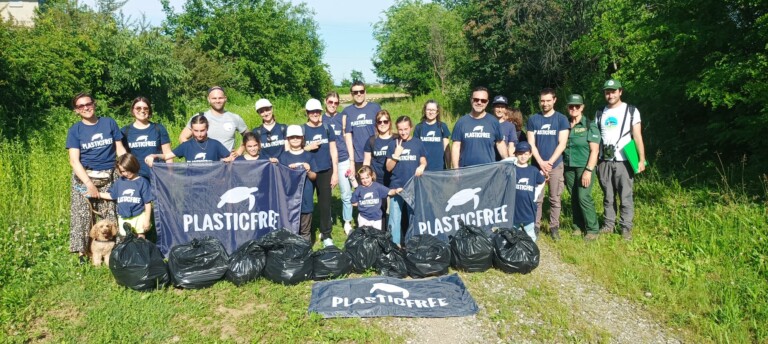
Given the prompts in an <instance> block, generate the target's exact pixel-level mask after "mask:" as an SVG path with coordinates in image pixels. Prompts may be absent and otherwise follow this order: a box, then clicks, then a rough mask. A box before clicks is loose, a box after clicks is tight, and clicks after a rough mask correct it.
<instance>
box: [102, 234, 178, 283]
mask: <svg viewBox="0 0 768 344" xmlns="http://www.w3.org/2000/svg"><path fill="white" fill-rule="evenodd" d="M109 271H111V272H112V276H114V277H115V281H117V284H119V285H121V286H124V287H128V288H131V289H133V290H139V291H149V290H155V289H162V288H165V287H166V286H167V285H168V283H170V281H171V277H170V275H168V266H167V265H166V264H165V261H164V260H163V254H162V253H160V249H159V248H157V246H156V245H155V244H153V243H152V242H150V241H147V240H146V239H142V238H139V237H137V236H136V235H134V234H133V232H131V231H128V235H127V236H126V237H125V239H124V240H123V241H122V242H121V243H119V244H117V245H115V247H114V248H113V249H112V253H111V254H110V255H109Z"/></svg>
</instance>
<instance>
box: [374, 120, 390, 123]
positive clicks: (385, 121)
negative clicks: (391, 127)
mask: <svg viewBox="0 0 768 344" xmlns="http://www.w3.org/2000/svg"><path fill="white" fill-rule="evenodd" d="M376 124H389V121H388V120H383V121H376Z"/></svg>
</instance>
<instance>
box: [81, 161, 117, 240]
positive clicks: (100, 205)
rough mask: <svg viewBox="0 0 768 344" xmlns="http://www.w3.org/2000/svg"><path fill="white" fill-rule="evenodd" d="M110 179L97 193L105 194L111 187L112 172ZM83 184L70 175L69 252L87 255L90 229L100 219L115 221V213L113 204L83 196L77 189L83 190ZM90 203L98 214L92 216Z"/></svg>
mask: <svg viewBox="0 0 768 344" xmlns="http://www.w3.org/2000/svg"><path fill="white" fill-rule="evenodd" d="M109 172H110V174H111V175H112V178H110V180H109V182H108V183H106V184H105V185H103V186H102V187H99V188H98V189H99V192H107V191H108V190H109V188H110V187H111V186H112V182H113V181H114V180H115V177H116V176H115V174H114V171H113V170H111V169H110V170H109ZM84 188H85V184H83V182H82V181H80V178H78V177H77V176H76V175H75V174H74V173H72V187H71V188H70V193H71V194H70V199H69V200H70V207H69V209H70V218H69V252H79V253H88V248H89V244H90V242H91V239H90V236H89V232H90V230H91V227H92V226H93V224H94V223H96V221H98V220H101V219H108V220H112V221H115V222H116V221H117V216H116V213H115V202H112V201H107V200H102V199H90V198H86V197H85V196H83V194H82V193H81V192H80V191H79V190H78V189H84ZM89 202H90V203H91V206H92V207H93V210H95V211H96V212H98V213H99V214H98V215H97V214H94V213H93V212H92V211H91V206H89V205H88V203H89Z"/></svg>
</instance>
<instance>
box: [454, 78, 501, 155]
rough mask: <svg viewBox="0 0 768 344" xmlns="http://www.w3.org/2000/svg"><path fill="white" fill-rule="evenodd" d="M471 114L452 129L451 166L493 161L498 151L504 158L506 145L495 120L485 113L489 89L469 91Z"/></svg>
mask: <svg viewBox="0 0 768 344" xmlns="http://www.w3.org/2000/svg"><path fill="white" fill-rule="evenodd" d="M470 100H471V103H472V111H471V112H470V113H468V114H466V115H464V116H462V117H461V118H459V120H458V121H456V125H455V126H454V127H453V135H451V139H452V140H453V145H452V146H451V160H452V163H453V167H466V166H474V165H480V164H487V163H491V162H494V161H496V152H497V151H498V153H499V155H500V157H501V158H502V159H505V158H507V156H508V155H507V145H506V143H505V142H504V137H503V135H502V134H501V126H500V125H499V121H497V120H496V118H495V117H494V116H493V115H491V114H489V113H487V112H485V108H486V106H488V89H487V88H485V87H482V86H479V87H476V88H475V89H474V90H473V91H472V98H471V99H470Z"/></svg>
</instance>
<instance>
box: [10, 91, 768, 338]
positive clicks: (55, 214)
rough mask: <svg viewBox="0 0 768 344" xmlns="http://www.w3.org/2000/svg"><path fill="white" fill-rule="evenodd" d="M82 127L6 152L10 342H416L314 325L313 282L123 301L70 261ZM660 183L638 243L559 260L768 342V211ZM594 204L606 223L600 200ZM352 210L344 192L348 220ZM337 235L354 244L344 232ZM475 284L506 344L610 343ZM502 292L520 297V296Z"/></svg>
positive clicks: (103, 277)
mask: <svg viewBox="0 0 768 344" xmlns="http://www.w3.org/2000/svg"><path fill="white" fill-rule="evenodd" d="M428 98H429V97H427V96H422V97H415V98H406V99H403V100H399V101H388V100H384V101H382V106H383V108H385V109H388V110H390V112H391V113H392V114H393V116H398V115H408V116H411V117H412V118H413V119H414V121H415V122H418V119H419V118H420V111H421V106H422V104H423V103H424V101H425V100H426V99H428ZM437 98H438V100H439V101H441V102H442V103H445V104H448V103H449V102H448V101H447V100H445V99H440V97H437ZM271 101H272V102H273V104H275V111H276V116H277V118H278V121H280V122H282V123H289V124H294V123H295V124H298V123H303V122H304V121H305V116H304V114H303V111H302V105H303V103H298V102H291V101H290V100H285V99H274V100H272V99H271ZM254 102H255V99H252V98H249V97H246V96H242V95H236V94H235V95H231V96H230V104H229V105H228V109H229V110H230V111H233V112H236V113H239V114H240V115H242V116H243V118H244V119H245V120H246V123H247V124H248V126H249V127H253V126H256V125H258V124H260V119H259V117H258V116H257V115H256V113H255V110H254V109H253V104H254ZM188 109H189V113H179V114H158V116H157V117H156V120H157V121H159V122H161V123H163V124H165V125H166V126H167V127H168V129H169V132H170V134H171V139H172V141H173V142H174V144H173V146H175V143H176V142H177V140H178V133H179V132H180V130H181V128H182V126H183V124H184V121H185V120H186V119H187V118H188V117H189V115H191V114H193V113H194V112H197V111H202V110H205V109H206V104H205V103H203V102H200V103H196V104H189V105H188ZM446 113H447V116H446V118H444V119H445V121H446V122H448V123H449V124H452V123H454V122H455V115H453V113H454V112H453V111H452V109H450V108H449V109H447V110H446ZM116 119H117V121H118V123H119V124H120V125H124V124H127V123H129V122H130V118H129V117H128V116H118V117H117V118H116ZM75 121H77V117H76V116H74V115H73V114H72V112H71V111H66V110H53V111H51V113H50V114H49V116H48V120H47V122H45V123H42V124H41V126H40V128H41V129H40V130H39V131H37V132H29V133H27V135H26V137H24V138H23V139H19V140H14V141H7V140H6V141H3V142H0V199H2V200H3V202H0V252H2V253H0V342H8V341H10V342H27V341H38V340H46V341H56V342H73V341H78V342H107V341H120V342H146V341H153V342H154V341H159V342H171V341H179V342H211V341H240V340H244V341H270V342H272V341H277V342H305V341H313V342H336V341H344V342H390V341H395V342H399V341H403V340H404V338H401V337H397V336H395V337H391V336H392V334H391V333H390V332H391V331H388V330H387V328H386V323H385V322H381V321H377V320H361V319H332V320H325V319H321V318H320V317H318V316H316V315H308V314H307V313H306V308H307V305H308V301H309V295H310V287H311V284H312V283H311V282H305V283H302V284H299V285H297V286H291V287H285V286H280V285H275V284H272V283H270V282H268V281H265V280H259V281H257V282H255V283H252V284H248V285H246V286H243V287H240V288H238V287H235V286H234V285H232V284H229V283H226V282H222V283H218V284H217V285H215V286H214V287H212V288H209V289H205V290H196V291H189V290H184V291H181V290H174V289H167V290H164V291H159V292H154V293H137V292H131V291H129V290H126V289H123V288H120V287H118V286H117V285H116V284H115V283H114V280H113V279H112V277H111V275H110V273H109V272H108V270H107V269H93V268H90V267H85V268H84V267H80V266H77V265H76V264H75V260H76V259H75V257H74V256H73V255H71V254H70V253H69V252H68V244H69V234H68V231H69V216H68V212H69V185H70V184H69V180H70V178H71V168H70V166H69V164H68V162H67V157H66V151H65V150H64V140H65V136H66V129H67V128H68V127H69V126H70V125H71V124H72V123H74V122H75ZM656 171H657V170H655V169H651V170H650V171H649V173H646V174H644V175H641V176H639V177H638V178H637V179H636V185H635V191H636V192H635V195H636V196H635V197H636V224H635V226H636V229H635V240H634V241H632V242H630V243H625V242H623V241H621V240H620V238H619V236H618V235H613V236H603V237H601V238H600V239H599V240H598V241H597V242H596V243H593V244H591V245H590V248H589V249H584V247H585V243H583V242H582V241H581V240H578V239H576V238H572V237H564V239H563V240H562V241H561V242H560V243H558V244H557V245H556V246H555V247H556V249H557V251H558V253H559V254H560V256H561V257H562V259H563V260H565V261H566V262H568V263H569V264H571V265H572V266H573V268H574V269H578V270H580V271H582V272H583V273H584V274H586V275H589V276H591V277H592V278H593V279H594V280H595V281H597V282H598V283H600V284H601V285H603V286H604V287H605V288H606V289H608V290H610V291H612V292H614V293H616V294H618V295H622V296H624V297H627V298H628V299H631V300H633V301H635V302H637V303H641V304H644V305H645V306H647V308H648V309H649V310H650V311H651V312H652V313H653V314H655V315H656V316H657V317H658V318H659V319H661V320H662V322H663V323H664V324H666V326H668V327H670V328H674V329H677V328H680V329H681V331H682V332H683V333H684V334H685V339H686V340H687V341H691V342H701V341H711V342H766V341H768V328H767V327H766V326H765V324H766V323H768V301H766V299H768V295H766V294H767V293H768V265H767V263H766V260H767V259H768V245H766V242H767V241H768V223H767V218H768V216H767V214H766V204H765V203H761V202H762V201H761V198H753V197H746V196H741V195H740V194H739V193H738V192H734V190H733V189H732V188H728V187H726V186H727V185H723V186H722V187H720V188H709V189H708V188H705V187H700V186H695V185H694V186H685V187H684V186H682V185H681V184H680V182H678V181H677V180H676V179H675V178H671V177H670V176H664V175H660V174H658V172H656ZM712 174H717V171H712ZM720 185H722V182H721V184H720ZM594 194H595V196H596V202H597V204H598V208H599V212H600V208H601V204H602V198H601V195H600V192H599V188H595V190H594ZM763 199H764V198H763ZM339 203H340V202H339V201H338V191H336V193H335V198H334V205H333V206H334V213H336V214H338V213H340V209H339V207H340V205H339ZM569 204H570V200H569V199H568V197H567V196H566V197H565V204H564V206H563V210H564V212H563V217H562V223H563V224H562V226H563V228H564V229H567V228H568V227H569V225H570V223H571V222H570V218H569V216H570V211H569V210H567V209H568V208H569ZM334 235H335V237H334V240H335V241H336V242H337V244H342V243H343V240H344V238H345V237H344V235H343V231H342V229H341V227H340V226H339V223H337V224H336V225H335V226H334ZM544 240H548V239H544ZM462 276H463V277H464V278H465V279H466V282H467V285H468V287H469V288H470V292H471V293H472V294H473V295H474V296H475V298H476V300H477V301H478V303H479V304H480V305H481V313H480V315H479V316H478V317H479V318H480V319H481V320H482V321H484V322H485V323H486V325H487V326H489V327H491V328H493V330H494V331H495V332H496V334H498V335H499V336H500V338H510V337H508V336H512V335H513V334H514V333H513V332H514V331H517V329H516V327H518V326H523V328H524V330H525V331H523V332H524V333H527V334H524V335H522V337H514V336H513V338H520V340H521V341H525V340H529V341H542V340H543V341H550V340H552V341H576V342H596V341H609V338H608V337H607V334H606V333H604V332H602V331H601V330H599V329H595V328H593V327H591V326H589V324H587V323H585V322H584V320H583V319H580V318H578V317H575V316H573V314H572V312H570V310H568V309H564V306H563V305H561V304H560V303H559V302H558V301H557V298H556V297H555V295H554V294H556V293H554V292H553V289H551V288H552V286H547V285H545V284H544V283H542V281H541V280H539V279H537V278H536V277H535V274H531V275H525V276H517V275H514V276H513V275H504V274H502V273H500V272H498V271H489V272H486V273H481V274H462ZM498 288H505V290H510V289H515V290H517V291H518V292H516V293H514V294H513V295H512V296H510V294H509V293H498V292H496V291H497V290H499V289H498ZM646 293H650V294H651V295H652V296H651V297H647V296H645V295H646ZM521 314H522V315H525V314H529V315H530V314H536V315H537V316H538V317H540V318H541V319H543V320H544V321H543V322H544V323H543V324H522V325H519V324H517V320H518V319H519V317H520V316H521ZM563 329H566V330H567V331H566V332H565V333H570V334H567V335H564V334H563V331H564V330H563ZM531 331H534V332H535V334H532V333H531ZM515 336H517V335H516V334H515Z"/></svg>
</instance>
